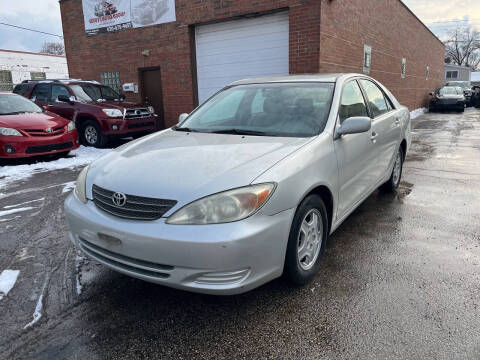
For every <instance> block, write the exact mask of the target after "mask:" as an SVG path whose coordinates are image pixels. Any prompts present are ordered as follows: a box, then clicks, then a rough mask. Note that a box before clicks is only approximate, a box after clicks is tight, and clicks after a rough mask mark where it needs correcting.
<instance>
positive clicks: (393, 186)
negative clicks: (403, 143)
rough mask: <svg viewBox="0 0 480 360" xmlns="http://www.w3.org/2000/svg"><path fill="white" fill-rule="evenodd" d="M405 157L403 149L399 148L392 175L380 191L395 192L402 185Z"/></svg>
mask: <svg viewBox="0 0 480 360" xmlns="http://www.w3.org/2000/svg"><path fill="white" fill-rule="evenodd" d="M403 160H404V155H403V151H402V148H399V149H398V151H397V155H395V163H394V164H393V170H392V174H391V175H390V178H389V179H388V181H387V182H386V183H384V184H383V185H382V186H380V190H382V191H385V192H395V191H396V190H397V188H398V185H400V180H401V178H402V171H403Z"/></svg>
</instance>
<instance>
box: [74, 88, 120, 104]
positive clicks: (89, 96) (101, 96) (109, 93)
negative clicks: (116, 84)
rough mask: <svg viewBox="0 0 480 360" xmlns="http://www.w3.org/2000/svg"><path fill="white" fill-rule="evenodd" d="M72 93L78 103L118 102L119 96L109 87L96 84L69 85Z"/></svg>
mask: <svg viewBox="0 0 480 360" xmlns="http://www.w3.org/2000/svg"><path fill="white" fill-rule="evenodd" d="M70 88H71V89H72V90H73V93H74V94H75V96H76V97H77V99H78V100H80V101H87V102H90V101H102V100H109V101H111V100H113V101H120V100H121V96H120V94H118V93H117V92H116V91H115V90H113V89H112V88H111V87H109V86H105V85H96V84H75V85H70Z"/></svg>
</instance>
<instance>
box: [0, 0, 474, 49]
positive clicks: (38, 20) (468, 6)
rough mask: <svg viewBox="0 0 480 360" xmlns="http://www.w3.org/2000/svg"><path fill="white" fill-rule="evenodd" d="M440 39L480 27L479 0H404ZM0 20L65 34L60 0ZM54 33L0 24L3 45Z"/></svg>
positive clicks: (15, 5)
mask: <svg viewBox="0 0 480 360" xmlns="http://www.w3.org/2000/svg"><path fill="white" fill-rule="evenodd" d="M403 2H404V3H405V4H406V5H407V6H408V7H409V8H410V9H411V10H412V11H413V12H414V13H415V14H416V15H417V16H418V17H419V18H420V19H421V20H422V21H423V22H424V23H425V24H427V25H428V26H429V27H430V29H431V30H432V31H433V32H434V33H435V34H437V36H439V37H440V38H441V39H445V38H446V37H447V35H448V32H449V31H452V30H454V29H455V27H457V26H458V25H460V26H461V25H466V24H468V25H471V26H473V27H476V28H477V29H478V30H479V31H480V1H479V0H403ZM0 9H1V11H0V22H3V23H8V24H13V25H18V26H23V27H28V28H33V29H36V30H40V31H45V32H49V33H53V34H58V35H62V22H61V18H60V5H59V3H58V0H0ZM58 40H60V39H59V38H57V37H54V36H48V35H42V34H38V33H34V32H30V31H25V30H20V29H14V28H10V27H6V26H4V25H0V49H11V50H24V51H34V52H35V51H40V49H41V47H42V45H43V43H44V42H45V41H58Z"/></svg>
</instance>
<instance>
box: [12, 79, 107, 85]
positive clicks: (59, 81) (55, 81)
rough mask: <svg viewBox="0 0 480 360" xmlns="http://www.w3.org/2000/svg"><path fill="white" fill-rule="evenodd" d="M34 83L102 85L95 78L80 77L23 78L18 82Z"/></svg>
mask: <svg viewBox="0 0 480 360" xmlns="http://www.w3.org/2000/svg"><path fill="white" fill-rule="evenodd" d="M21 84H28V85H36V84H63V85H74V84H95V85H102V84H100V83H99V82H98V81H96V80H82V79H45V80H24V81H22V82H21V83H20V84H18V85H21Z"/></svg>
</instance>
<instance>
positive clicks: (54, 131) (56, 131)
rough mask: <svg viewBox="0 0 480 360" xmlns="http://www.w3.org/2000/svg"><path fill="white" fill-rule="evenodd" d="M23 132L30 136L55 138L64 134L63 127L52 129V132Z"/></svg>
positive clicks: (32, 130) (29, 130) (41, 130)
mask: <svg viewBox="0 0 480 360" xmlns="http://www.w3.org/2000/svg"><path fill="white" fill-rule="evenodd" d="M23 131H25V132H26V133H27V134H28V135H30V136H43V137H45V136H57V135H62V134H63V133H64V132H65V127H63V126H59V127H56V128H53V129H52V132H47V130H44V129H24V130H23Z"/></svg>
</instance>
